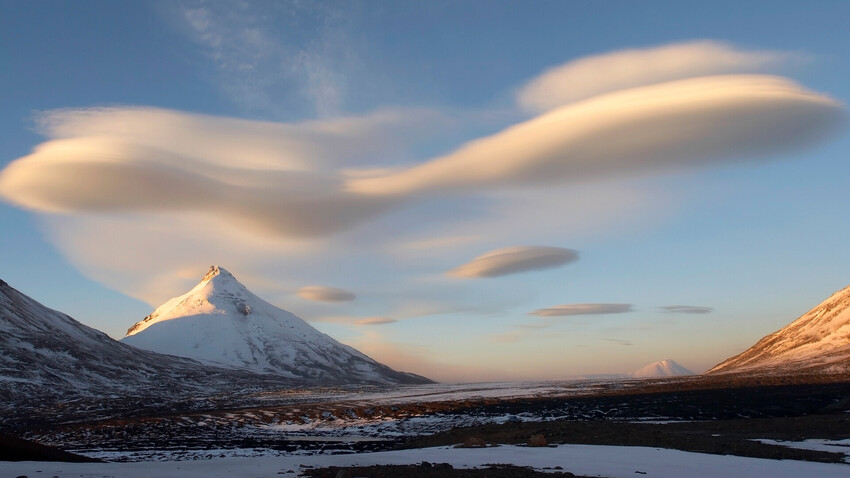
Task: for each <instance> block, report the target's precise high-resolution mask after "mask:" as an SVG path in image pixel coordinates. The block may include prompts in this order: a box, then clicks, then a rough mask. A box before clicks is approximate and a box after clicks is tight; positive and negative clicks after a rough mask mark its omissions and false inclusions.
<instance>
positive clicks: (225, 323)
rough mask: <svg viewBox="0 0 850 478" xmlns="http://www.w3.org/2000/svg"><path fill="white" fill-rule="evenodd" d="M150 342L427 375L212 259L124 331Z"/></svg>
mask: <svg viewBox="0 0 850 478" xmlns="http://www.w3.org/2000/svg"><path fill="white" fill-rule="evenodd" d="M122 341H123V342H124V343H126V344H129V345H132V346H134V347H138V348H141V349H145V350H151V351H155V352H161V353H167V354H171V355H178V356H181V357H189V358H193V359H196V360H199V361H202V362H204V363H208V364H211V365H216V366H223V367H230V368H235V369H242V370H250V371H255V372H263V373H274V374H280V375H282V376H285V377H290V378H294V379H308V380H315V381H319V382H328V383H429V382H430V381H429V380H428V379H426V378H424V377H420V376H418V375H414V374H407V373H402V372H396V371H395V370H392V369H391V368H389V367H387V366H385V365H382V364H380V363H378V362H376V361H374V360H372V359H370V358H369V357H367V356H366V355H363V354H362V353H360V352H358V351H357V350H355V349H353V348H351V347H349V346H347V345H343V344H341V343H339V342H337V341H336V340H334V339H332V338H331V337H329V336H327V335H325V334H323V333H321V332H319V331H318V330H316V329H314V328H313V327H311V326H310V325H309V324H307V322H305V321H304V320H302V319H300V318H298V317H296V316H295V315H293V314H291V313H289V312H287V311H285V310H283V309H280V308H278V307H275V306H274V305H272V304H270V303H268V302H266V301H264V300H263V299H261V298H259V297H257V296H256V295H254V294H253V293H252V292H251V291H249V290H248V289H247V288H245V286H244V285H242V284H241V283H240V282H239V281H237V280H236V278H235V277H233V275H232V274H230V273H229V272H227V271H226V270H225V269H223V268H220V267H217V266H213V267H211V268H210V271H209V272H208V273H207V275H206V276H204V278H203V279H202V280H201V282H199V283H198V285H196V286H195V287H194V288H193V289H192V290H190V291H189V292H187V293H186V294H184V295H181V296H179V297H175V298H173V299H171V300H169V301H167V302H166V303H164V304H162V305H161V306H159V307H158V308H157V309H156V310H154V311H153V313H152V314H150V315H149V316H147V317H145V318H144V319H143V320H142V321H140V322H138V323H136V324H135V325H133V326H132V327H130V329H129V330H128V331H127V336H126V337H124V338H123V339H122Z"/></svg>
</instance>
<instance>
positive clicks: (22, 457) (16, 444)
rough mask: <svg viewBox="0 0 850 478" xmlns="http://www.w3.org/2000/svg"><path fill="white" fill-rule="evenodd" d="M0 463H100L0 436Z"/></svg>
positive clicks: (26, 441)
mask: <svg viewBox="0 0 850 478" xmlns="http://www.w3.org/2000/svg"><path fill="white" fill-rule="evenodd" d="M0 461H64V462H70V463H85V462H96V461H100V460H97V459H94V458H89V457H86V456H82V455H76V454H74V453H68V452H67V451H64V450H60V449H58V448H53V447H50V446H45V445H41V444H39V443H35V442H31V441H29V440H23V439H20V438H15V437H11V436H8V435H2V434H0Z"/></svg>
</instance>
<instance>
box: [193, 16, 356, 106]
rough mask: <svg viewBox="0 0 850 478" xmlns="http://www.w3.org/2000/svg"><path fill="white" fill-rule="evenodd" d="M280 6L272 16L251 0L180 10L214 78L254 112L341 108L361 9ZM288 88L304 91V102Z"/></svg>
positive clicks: (300, 94)
mask: <svg viewBox="0 0 850 478" xmlns="http://www.w3.org/2000/svg"><path fill="white" fill-rule="evenodd" d="M276 9H277V10H280V12H278V13H280V14H278V15H269V14H268V12H267V11H266V12H263V11H261V10H260V9H259V8H258V6H257V5H255V4H253V3H250V2H227V1H205V2H187V3H184V4H183V5H182V6H181V7H180V8H179V9H178V10H177V11H178V15H179V16H180V17H181V19H182V21H183V22H184V24H185V27H186V29H187V31H188V33H189V35H190V37H191V38H192V39H193V40H194V41H195V42H196V43H197V44H198V45H199V46H200V47H201V48H202V51H203V52H204V54H205V56H206V57H207V58H209V60H210V61H211V63H212V65H213V66H214V69H215V71H216V74H215V76H214V78H215V81H216V83H217V84H218V86H219V87H220V88H221V90H222V91H224V92H225V93H226V94H227V95H228V96H230V97H231V98H232V99H233V101H235V102H236V103H238V104H240V105H241V106H243V107H244V108H246V109H249V110H255V111H272V112H281V113H283V112H284V111H285V110H286V109H287V108H289V109H299V108H303V107H304V106H305V105H309V109H310V110H311V112H312V113H314V114H316V115H318V116H320V117H326V116H331V115H335V114H338V113H339V112H340V111H341V109H342V105H343V103H344V101H345V96H346V94H347V92H348V90H349V84H348V82H349V81H350V80H349V78H350V77H351V76H353V75H354V72H355V71H356V70H357V68H358V64H359V62H358V60H357V55H356V52H355V51H356V50H355V49H354V48H353V46H352V45H353V44H355V43H356V41H357V40H356V36H352V35H351V34H350V31H351V30H352V26H351V24H352V22H353V21H354V18H355V17H356V14H355V9H352V8H348V9H347V11H346V12H345V14H343V12H341V11H339V10H338V8H336V7H335V6H333V5H331V4H326V3H321V2H286V3H281V4H278V5H276ZM305 25H309V28H305V27H304V26H305ZM296 32H297V33H296ZM304 32H310V34H307V35H305V34H304ZM288 91H296V92H298V95H297V96H298V97H299V98H296V99H300V100H301V101H300V102H299V101H295V99H293V98H291V97H289V96H288V95H287V94H286V93H284V92H288Z"/></svg>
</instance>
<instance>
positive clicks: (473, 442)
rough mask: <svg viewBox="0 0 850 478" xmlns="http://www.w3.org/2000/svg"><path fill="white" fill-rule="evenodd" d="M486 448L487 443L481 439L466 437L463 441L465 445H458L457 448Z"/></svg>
mask: <svg viewBox="0 0 850 478" xmlns="http://www.w3.org/2000/svg"><path fill="white" fill-rule="evenodd" d="M486 446H487V443H486V442H485V441H484V440H483V439H481V438H479V437H466V438H464V439H463V443H462V444H460V445H456V446H455V448H484V447H486Z"/></svg>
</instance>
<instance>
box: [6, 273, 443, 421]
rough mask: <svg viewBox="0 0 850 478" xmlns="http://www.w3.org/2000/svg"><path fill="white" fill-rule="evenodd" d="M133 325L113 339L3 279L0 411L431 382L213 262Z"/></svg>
mask: <svg viewBox="0 0 850 478" xmlns="http://www.w3.org/2000/svg"><path fill="white" fill-rule="evenodd" d="M131 333H132V335H131V336H129V337H128V338H127V339H126V342H127V343H122V342H118V341H115V340H113V339H111V338H110V337H109V336H107V335H106V334H104V333H102V332H99V331H97V330H95V329H93V328H91V327H87V326H85V325H83V324H81V323H80V322H78V321H76V320H74V319H73V318H71V317H70V316H68V315H66V314H63V313H61V312H58V311H56V310H53V309H50V308H48V307H45V306H44V305H42V304H40V303H39V302H37V301H36V300H34V299H32V298H30V297H28V296H26V295H25V294H22V293H21V292H19V291H17V290H15V289H14V288H13V287H11V286H10V285H8V284H7V283H5V282H3V281H0V409H3V408H4V407H7V406H15V405H16V404H18V405H19V404H21V403H25V402H27V401H33V400H34V399H36V398H37V400H36V401H38V402H42V403H48V402H50V401H51V400H52V399H61V400H65V401H67V400H73V399H74V397H109V396H115V397H120V396H153V397H168V398H169V399H179V398H180V397H189V396H210V395H213V394H216V393H223V392H230V393H233V392H237V393H246V392H250V391H251V390H260V389H269V388H287V387H295V386H309V385H333V384H360V383H371V384H397V383H429V382H430V381H429V380H428V379H426V378H424V377H421V376H419V375H414V374H406V373H402V372H396V371H395V370H392V369H390V368H389V367H387V366H385V365H381V364H379V363H378V362H375V361H374V360H372V359H370V358H369V357H366V356H365V355H363V354H361V353H360V352H358V351H356V350H354V349H353V348H351V347H348V346H345V345H342V344H340V343H339V342H337V341H335V340H334V339H332V338H330V337H328V336H327V335H324V334H322V333H320V332H318V331H316V330H315V329H313V328H312V327H310V326H309V325H308V324H307V323H306V322H304V321H303V320H301V319H299V318H297V317H295V316H294V315H292V314H289V313H288V312H285V311H283V310H281V309H278V308H276V307H274V306H272V305H271V304H269V303H267V302H265V301H263V300H262V299H259V298H258V297H256V296H255V295H254V294H251V293H250V292H249V291H248V290H247V289H245V287H244V286H242V284H240V283H239V282H237V281H236V279H235V278H233V276H232V275H230V274H229V273H228V272H227V271H225V270H224V269H220V268H217V267H216V268H213V270H211V271H210V273H209V274H207V276H206V277H205V278H204V280H202V281H201V283H200V284H198V286H197V287H195V288H194V289H192V291H190V293H189V294H187V295H185V296H181V297H178V298H176V299H173V300H171V301H169V302H168V303H166V304H164V305H163V306H162V307H160V308H158V309H157V310H156V311H155V312H154V313H153V314H151V315H150V316H149V317H148V318H147V319H145V320H143V321H142V322H140V323H138V324H136V325H135V326H134V327H133V328H132V329H131ZM177 344H182V348H181V347H176V348H175V347H174V346H175V345H177ZM134 345H138V347H136V346H134ZM145 349H148V350H145ZM150 349H153V350H150ZM157 350H159V351H160V352H167V353H168V352H170V354H166V353H159V352H158V351H157Z"/></svg>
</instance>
